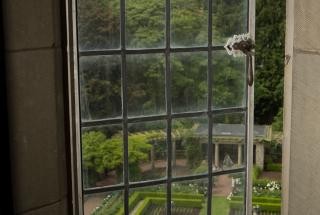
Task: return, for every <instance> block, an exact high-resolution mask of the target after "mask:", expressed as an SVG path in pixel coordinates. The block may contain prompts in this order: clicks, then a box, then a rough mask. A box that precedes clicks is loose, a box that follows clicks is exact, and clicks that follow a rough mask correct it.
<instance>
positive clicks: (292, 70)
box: [282, 0, 320, 215]
mask: <svg viewBox="0 0 320 215" xmlns="http://www.w3.org/2000/svg"><path fill="white" fill-rule="evenodd" d="M319 11H320V1H319V0H287V26H286V68H285V95H284V97H285V102H284V143H283V164H284V166H283V204H282V205H283V208H282V214H283V215H301V214H304V215H318V214H319V211H320V204H319V202H320V180H319V178H320V168H319V163H320V156H319V155H320V114H319V113H320V22H319V20H320V13H319Z"/></svg>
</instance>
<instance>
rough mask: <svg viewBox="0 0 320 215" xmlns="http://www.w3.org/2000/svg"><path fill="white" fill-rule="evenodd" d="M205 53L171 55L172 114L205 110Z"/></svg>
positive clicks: (206, 88)
mask: <svg viewBox="0 0 320 215" xmlns="http://www.w3.org/2000/svg"><path fill="white" fill-rule="evenodd" d="M207 65H208V57H207V54H206V53H203V52H200V53H196V52H192V53H175V54H172V59H171V72H172V109H173V112H175V113H177V112H188V111H199V110H205V109H206V108H207V92H208V87H207V68H208V67H207Z"/></svg>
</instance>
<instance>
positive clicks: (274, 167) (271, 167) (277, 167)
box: [266, 163, 282, 172]
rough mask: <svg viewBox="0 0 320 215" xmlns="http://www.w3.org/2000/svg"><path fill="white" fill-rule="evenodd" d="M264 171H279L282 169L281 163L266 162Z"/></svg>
mask: <svg viewBox="0 0 320 215" xmlns="http://www.w3.org/2000/svg"><path fill="white" fill-rule="evenodd" d="M266 171H272V172H281V171H282V164H281V163H267V166H266Z"/></svg>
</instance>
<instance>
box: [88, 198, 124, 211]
mask: <svg viewBox="0 0 320 215" xmlns="http://www.w3.org/2000/svg"><path fill="white" fill-rule="evenodd" d="M122 202H123V196H122V194H121V193H111V194H108V195H107V196H106V198H104V199H103V201H102V203H101V205H100V206H99V207H97V208H95V210H94V211H93V212H92V213H91V215H113V214H116V213H117V212H118V211H119V210H120V208H121V207H122Z"/></svg>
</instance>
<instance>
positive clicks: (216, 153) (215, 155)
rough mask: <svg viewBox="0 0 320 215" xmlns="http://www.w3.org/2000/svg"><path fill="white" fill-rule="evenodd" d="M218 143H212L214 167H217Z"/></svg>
mask: <svg viewBox="0 0 320 215" xmlns="http://www.w3.org/2000/svg"><path fill="white" fill-rule="evenodd" d="M219 159H220V158H219V144H218V143H215V144H214V165H216V167H219Z"/></svg>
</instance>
